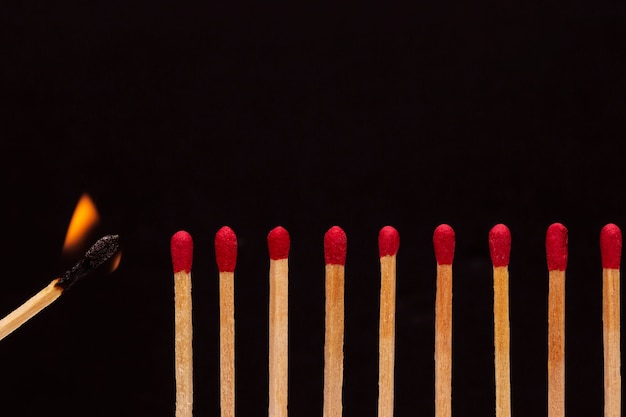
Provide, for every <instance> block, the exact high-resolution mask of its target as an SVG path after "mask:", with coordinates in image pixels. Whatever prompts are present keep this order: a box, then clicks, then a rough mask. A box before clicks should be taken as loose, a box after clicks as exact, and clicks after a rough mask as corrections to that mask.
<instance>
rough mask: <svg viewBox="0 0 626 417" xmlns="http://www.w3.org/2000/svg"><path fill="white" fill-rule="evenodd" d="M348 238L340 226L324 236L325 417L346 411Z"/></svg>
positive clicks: (338, 416)
mask: <svg viewBox="0 0 626 417" xmlns="http://www.w3.org/2000/svg"><path fill="white" fill-rule="evenodd" d="M346 247H347V238H346V234H345V232H344V231H343V230H342V229H341V228H340V227H338V226H333V227H331V228H330V229H329V230H328V231H327V232H326V234H325V235H324V260H325V263H326V268H325V271H326V283H325V286H326V290H325V297H326V300H325V314H326V315H325V331H324V408H323V417H340V416H341V415H342V412H343V399H342V391H343V338H344V275H345V263H346Z"/></svg>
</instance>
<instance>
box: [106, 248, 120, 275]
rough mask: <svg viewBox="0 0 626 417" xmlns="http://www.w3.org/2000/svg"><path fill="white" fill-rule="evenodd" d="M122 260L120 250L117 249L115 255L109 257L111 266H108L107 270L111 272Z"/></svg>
mask: <svg viewBox="0 0 626 417" xmlns="http://www.w3.org/2000/svg"><path fill="white" fill-rule="evenodd" d="M121 261H122V251H121V250H118V251H117V253H116V254H115V256H114V257H113V258H112V259H111V267H110V268H109V272H113V271H115V270H116V269H117V267H118V266H120V262H121Z"/></svg>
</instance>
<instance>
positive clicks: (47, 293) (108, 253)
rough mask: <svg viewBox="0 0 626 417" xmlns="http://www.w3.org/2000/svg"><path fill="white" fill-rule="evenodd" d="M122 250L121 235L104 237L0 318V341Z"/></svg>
mask: <svg viewBox="0 0 626 417" xmlns="http://www.w3.org/2000/svg"><path fill="white" fill-rule="evenodd" d="M118 249H119V236H118V235H107V236H104V237H102V238H100V239H99V240H98V241H97V242H96V243H94V245H93V246H92V247H91V248H90V249H89V250H88V251H87V253H85V256H84V257H83V258H82V259H80V260H79V261H78V262H77V263H76V265H74V266H73V267H72V268H70V269H68V270H67V271H66V272H65V274H63V276H62V277H58V278H55V279H53V280H52V281H51V282H50V284H48V285H47V286H46V287H45V288H43V289H42V290H41V291H39V292H38V293H37V294H35V295H33V296H32V297H31V298H30V299H29V300H28V301H26V302H25V303H24V304H22V305H21V306H19V307H18V308H17V309H15V310H13V311H12V312H11V313H9V314H8V315H7V316H6V317H4V318H3V319H2V320H0V340H2V339H4V338H5V337H6V336H8V335H9V334H10V333H12V332H13V331H14V330H15V329H17V328H18V327H20V326H21V325H22V324H24V323H26V322H27V321H28V320H30V319H31V318H32V317H33V316H35V315H36V314H37V313H39V312H40V311H41V310H43V309H44V308H46V307H47V306H49V305H50V304H52V302H54V300H56V299H57V298H59V297H60V296H61V294H63V292H64V291H66V290H67V289H68V288H70V287H71V286H72V285H73V284H74V283H75V282H76V281H78V280H79V279H81V278H83V277H85V276H87V275H89V274H91V273H92V272H94V271H95V270H97V269H98V268H99V267H100V266H101V265H102V264H104V263H105V262H106V261H108V260H109V259H111V258H112V257H113V256H114V255H115V254H116V253H117V250H118Z"/></svg>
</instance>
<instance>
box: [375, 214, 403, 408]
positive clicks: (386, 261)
mask: <svg viewBox="0 0 626 417" xmlns="http://www.w3.org/2000/svg"><path fill="white" fill-rule="evenodd" d="M399 246H400V237H399V235H398V231H397V230H396V229H395V228H393V227H392V226H385V227H383V228H382V229H381V230H380V232H379V233H378V252H379V255H380V320H379V332H378V334H379V340H378V416H379V417H393V406H394V403H393V400H394V396H393V394H394V369H395V337H396V336H395V335H396V329H395V327H396V257H397V253H398V248H399Z"/></svg>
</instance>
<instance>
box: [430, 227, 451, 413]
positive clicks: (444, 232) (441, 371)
mask: <svg viewBox="0 0 626 417" xmlns="http://www.w3.org/2000/svg"><path fill="white" fill-rule="evenodd" d="M433 245H434V247H435V259H436V260H437V293H436V296H435V416H436V417H451V416H452V261H453V259H454V245H455V235H454V230H453V229H452V227H450V226H448V225H447V224H441V225H439V226H437V228H436V229H435V232H434V234H433Z"/></svg>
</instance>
